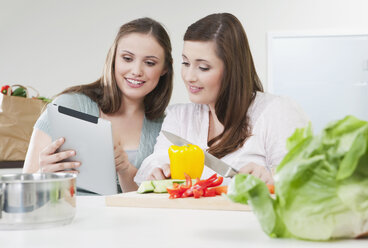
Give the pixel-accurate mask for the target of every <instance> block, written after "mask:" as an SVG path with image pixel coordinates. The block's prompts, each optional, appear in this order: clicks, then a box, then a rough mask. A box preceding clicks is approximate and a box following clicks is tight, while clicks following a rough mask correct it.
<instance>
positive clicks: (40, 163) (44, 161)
mask: <svg viewBox="0 0 368 248" xmlns="http://www.w3.org/2000/svg"><path fill="white" fill-rule="evenodd" d="M63 143H64V139H63V138H61V139H58V140H55V141H54V142H52V141H51V137H50V136H48V135H47V134H46V133H44V132H43V131H41V130H39V129H37V128H34V129H33V133H32V136H31V140H30V143H29V147H28V151H27V155H26V159H25V161H24V166H23V172H24V173H36V172H58V171H63V170H70V169H76V168H78V167H79V166H80V163H79V162H60V161H61V160H64V159H66V158H69V157H72V156H74V155H75V151H73V150H68V151H63V152H58V153H57V152H56V151H57V149H58V148H59V147H60V146H61V145H62V144H63Z"/></svg>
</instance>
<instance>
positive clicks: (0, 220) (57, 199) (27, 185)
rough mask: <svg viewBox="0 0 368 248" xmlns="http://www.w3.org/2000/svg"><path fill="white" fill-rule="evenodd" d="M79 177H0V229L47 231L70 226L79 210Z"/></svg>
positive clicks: (65, 175)
mask: <svg viewBox="0 0 368 248" xmlns="http://www.w3.org/2000/svg"><path fill="white" fill-rule="evenodd" d="M75 193H76V175H74V174H71V173H38V174H8V175H2V176H0V229H3V230H4V229H30V228H32V229H33V228H44V227H50V226H55V225H62V224H68V223H70V222H71V221H72V220H73V218H74V216H75V211H76V195H75Z"/></svg>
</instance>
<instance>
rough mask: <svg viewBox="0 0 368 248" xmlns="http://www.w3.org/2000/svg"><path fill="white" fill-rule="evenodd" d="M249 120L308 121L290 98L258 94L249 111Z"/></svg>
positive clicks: (298, 106)
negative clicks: (261, 118)
mask: <svg viewBox="0 0 368 248" xmlns="http://www.w3.org/2000/svg"><path fill="white" fill-rule="evenodd" d="M251 113H252V114H251V118H253V119H254V120H257V119H258V118H259V117H261V116H262V117H263V118H265V119H270V120H277V119H283V118H286V119H300V120H303V122H305V121H308V119H309V118H308V117H307V115H306V113H305V112H304V111H303V109H302V108H301V107H300V105H299V104H298V103H297V102H296V101H295V100H294V99H292V98H291V97H288V96H279V95H274V94H270V93H263V92H258V93H257V96H256V98H255V100H254V104H253V108H252V109H251Z"/></svg>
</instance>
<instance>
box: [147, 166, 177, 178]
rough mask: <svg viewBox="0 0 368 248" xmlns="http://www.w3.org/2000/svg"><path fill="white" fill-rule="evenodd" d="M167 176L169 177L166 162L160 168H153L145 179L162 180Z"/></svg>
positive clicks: (168, 168) (169, 172)
mask: <svg viewBox="0 0 368 248" xmlns="http://www.w3.org/2000/svg"><path fill="white" fill-rule="evenodd" d="M168 178H171V171H170V166H169V165H168V164H164V165H163V166H162V167H161V168H160V167H156V168H154V169H153V170H152V171H151V174H150V175H149V177H148V179H147V180H164V179H168Z"/></svg>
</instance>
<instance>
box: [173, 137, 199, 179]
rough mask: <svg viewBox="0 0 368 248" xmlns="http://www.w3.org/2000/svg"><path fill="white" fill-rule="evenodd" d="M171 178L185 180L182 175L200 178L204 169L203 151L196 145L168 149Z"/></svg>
mask: <svg viewBox="0 0 368 248" xmlns="http://www.w3.org/2000/svg"><path fill="white" fill-rule="evenodd" d="M169 158H170V171H171V178H173V179H185V176H184V173H186V174H188V175H189V176H190V177H191V178H198V177H201V175H202V172H203V168H204V153H203V150H202V149H201V148H200V147H199V146H196V145H191V144H189V145H186V146H175V145H172V146H170V148H169Z"/></svg>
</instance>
